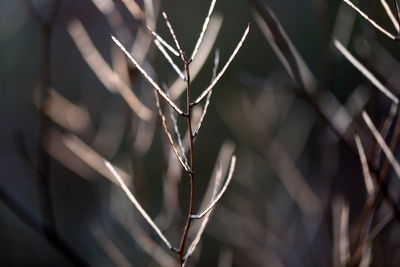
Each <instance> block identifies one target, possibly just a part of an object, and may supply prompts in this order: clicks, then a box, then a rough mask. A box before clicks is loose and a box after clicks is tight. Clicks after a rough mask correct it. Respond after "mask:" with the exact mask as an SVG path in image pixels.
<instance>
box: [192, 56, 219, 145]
mask: <svg viewBox="0 0 400 267" xmlns="http://www.w3.org/2000/svg"><path fill="white" fill-rule="evenodd" d="M218 65H219V50H218V49H217V50H216V51H215V57H214V68H213V75H212V78H211V82H212V81H213V80H214V79H215V77H216V76H217V70H218ZM211 95H212V90H211V91H210V92H209V93H208V94H207V99H206V103H205V104H204V109H203V112H202V114H201V116H200V120H199V123H198V124H197V127H196V129H195V130H194V133H193V136H194V137H197V135H198V134H199V131H200V127H201V125H202V123H203V120H204V118H205V116H206V114H207V110H208V106H209V105H210V99H211Z"/></svg>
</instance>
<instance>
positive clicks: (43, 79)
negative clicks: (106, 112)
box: [24, 0, 61, 229]
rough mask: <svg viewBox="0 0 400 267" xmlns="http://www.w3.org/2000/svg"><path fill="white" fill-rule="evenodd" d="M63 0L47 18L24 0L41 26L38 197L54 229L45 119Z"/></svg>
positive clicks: (53, 4) (53, 5)
mask: <svg viewBox="0 0 400 267" xmlns="http://www.w3.org/2000/svg"><path fill="white" fill-rule="evenodd" d="M60 1H61V0H53V1H51V3H50V5H49V8H48V11H47V13H46V16H45V17H44V18H42V17H41V16H40V15H39V13H37V11H36V10H35V8H34V6H33V5H32V3H31V1H30V0H25V1H24V3H25V6H26V8H27V9H28V12H29V13H30V15H31V16H32V18H33V19H35V20H36V21H37V23H38V24H39V25H40V26H41V42H42V44H41V45H42V47H41V66H40V74H39V75H40V78H39V79H40V80H39V82H38V85H37V88H36V89H35V92H34V94H37V95H38V96H39V97H38V99H39V109H40V111H39V112H40V123H39V142H38V170H39V171H38V172H37V182H38V187H39V188H38V189H39V192H40V193H39V195H40V196H39V198H40V203H41V212H42V216H43V218H44V219H45V220H46V222H47V223H48V224H49V227H51V228H53V229H54V227H55V219H54V213H53V204H52V199H51V192H50V181H49V171H50V156H49V155H48V154H47V153H46V152H45V151H44V150H43V147H45V146H46V143H47V142H48V140H49V139H50V138H51V135H50V130H49V128H50V127H51V120H50V119H49V118H48V117H47V116H46V113H47V109H48V105H49V102H48V95H49V88H50V84H51V66H50V64H51V48H52V47H51V42H52V37H53V27H54V23H55V20H56V18H57V14H58V10H59V6H60Z"/></svg>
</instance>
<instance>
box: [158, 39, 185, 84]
mask: <svg viewBox="0 0 400 267" xmlns="http://www.w3.org/2000/svg"><path fill="white" fill-rule="evenodd" d="M154 43H155V44H156V46H157V48H158V50H160V51H161V53H162V54H163V55H164V57H165V59H166V60H167V61H168V63H169V64H170V65H171V66H172V68H173V69H174V70H175V72H176V73H177V74H178V75H179V77H180V78H181V79H182V80H184V81H186V77H185V75H183V72H182V71H181V70H180V69H179V68H178V66H177V65H176V64H175V63H174V61H173V60H172V58H171V57H170V56H169V55H168V53H167V51H165V49H164V47H163V46H162V45H161V43H160V42H159V41H158V40H157V39H156V40H154Z"/></svg>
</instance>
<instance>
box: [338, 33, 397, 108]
mask: <svg viewBox="0 0 400 267" xmlns="http://www.w3.org/2000/svg"><path fill="white" fill-rule="evenodd" d="M334 44H335V46H336V48H337V49H338V50H339V51H340V53H342V55H343V56H345V58H346V59H347V60H348V61H350V63H351V64H353V66H354V67H356V68H357V69H358V70H359V71H360V72H361V73H362V74H363V75H364V76H365V77H366V78H367V79H368V80H369V81H370V82H371V83H372V84H373V85H375V86H376V88H378V89H379V90H380V91H381V92H382V93H383V94H384V95H386V96H387V97H388V98H389V99H390V100H392V101H393V102H394V103H395V104H398V103H399V99H398V98H397V97H396V96H395V95H394V94H393V93H392V92H390V91H389V89H387V88H386V87H385V86H384V85H383V84H382V83H381V82H380V81H379V80H378V79H377V78H376V77H375V76H374V75H373V74H372V73H371V72H370V71H369V70H367V68H365V67H364V65H362V64H361V63H360V62H359V61H358V60H357V59H356V58H355V57H354V56H353V55H352V54H351V53H350V52H349V51H348V50H347V49H346V48H345V47H344V46H343V45H342V44H341V43H340V42H339V41H338V40H336V39H335V40H334Z"/></svg>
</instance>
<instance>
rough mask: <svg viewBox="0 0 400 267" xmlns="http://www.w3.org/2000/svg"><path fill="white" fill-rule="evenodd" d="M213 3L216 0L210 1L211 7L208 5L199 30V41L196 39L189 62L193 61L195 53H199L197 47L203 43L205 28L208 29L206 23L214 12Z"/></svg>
mask: <svg viewBox="0 0 400 267" xmlns="http://www.w3.org/2000/svg"><path fill="white" fill-rule="evenodd" d="M215 2H216V0H212V1H211V5H210V8H209V10H208V14H207V17H206V19H205V20H204V23H203V27H202V29H201V32H200V36H199V39H197V42H196V45H195V46H194V49H193V53H192V56H191V57H190V61H193V59H194V58H195V57H196V54H197V52H198V51H199V47H200V45H201V42H202V41H203V38H204V34H205V32H206V30H207V27H208V23H209V22H210V17H211V14H212V12H213V10H214V7H215Z"/></svg>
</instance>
